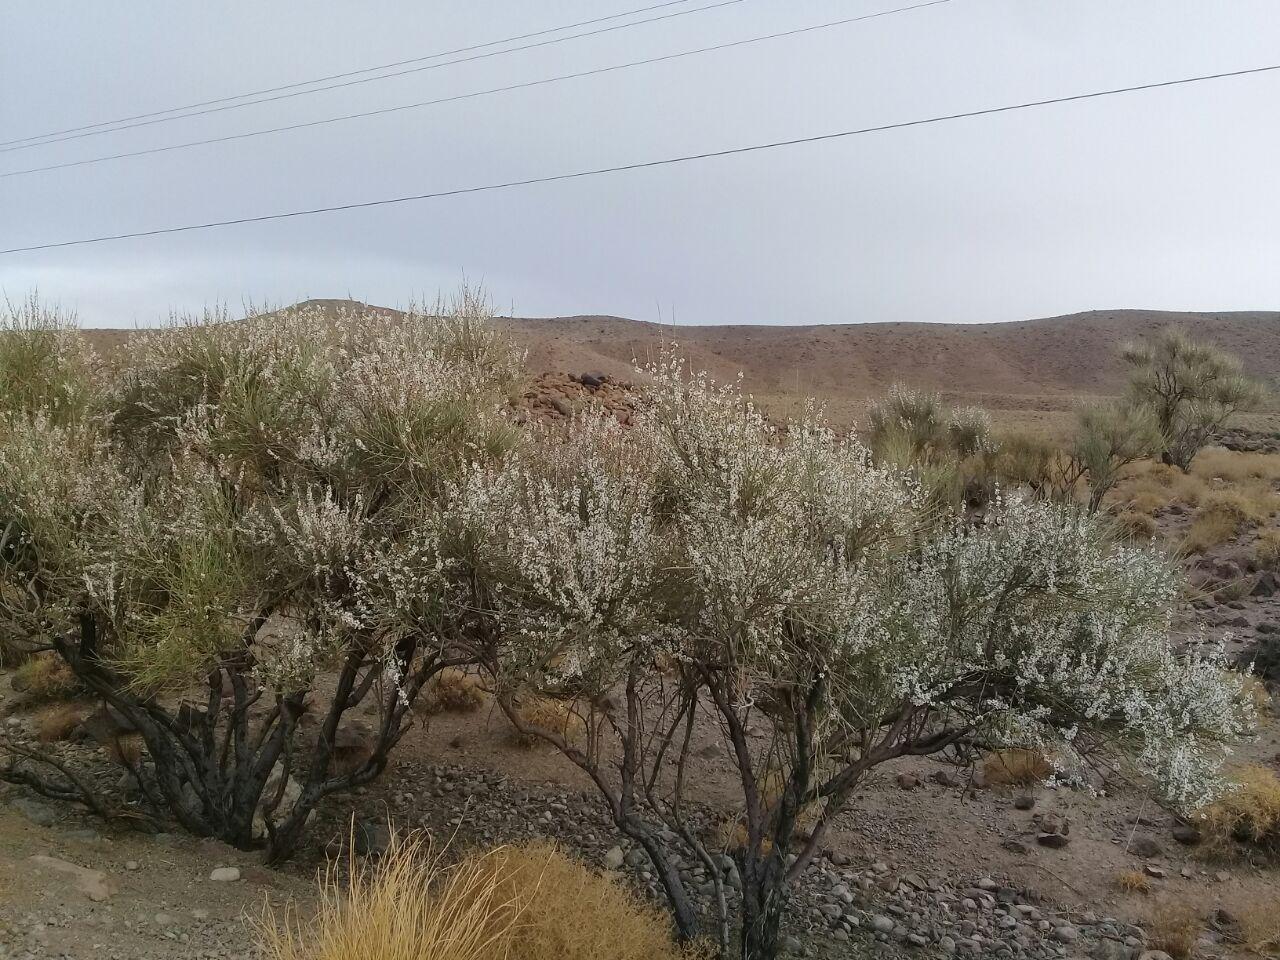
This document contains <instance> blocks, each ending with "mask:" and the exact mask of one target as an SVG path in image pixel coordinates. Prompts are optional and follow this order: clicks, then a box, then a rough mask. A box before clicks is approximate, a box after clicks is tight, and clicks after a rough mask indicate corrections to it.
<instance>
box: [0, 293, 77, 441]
mask: <svg viewBox="0 0 1280 960" xmlns="http://www.w3.org/2000/svg"><path fill="white" fill-rule="evenodd" d="M96 366H97V361H96V358H95V357H94V355H93V352H92V351H91V350H90V349H89V347H88V345H87V344H86V343H85V341H84V340H83V338H82V337H81V336H80V335H79V333H78V331H77V330H76V326H75V319H74V317H70V316H67V315H65V314H63V313H61V312H59V311H58V310H57V309H56V308H47V307H45V306H43V305H42V304H41V303H40V302H39V300H37V299H36V297H34V296H32V297H31V298H29V299H28V300H25V301H22V302H21V303H16V304H15V303H13V302H10V301H6V302H5V303H4V305H3V307H0V415H3V416H13V415H21V414H30V413H35V412H37V411H39V412H42V413H43V414H44V415H45V417H46V418H47V419H48V420H49V422H51V423H56V424H65V423H68V422H70V421H72V420H74V419H75V418H77V417H79V416H80V415H82V414H83V413H84V412H85V411H86V409H87V408H88V406H89V404H90V403H91V402H92V399H93V395H94V388H95V377H96V373H97V371H96Z"/></svg>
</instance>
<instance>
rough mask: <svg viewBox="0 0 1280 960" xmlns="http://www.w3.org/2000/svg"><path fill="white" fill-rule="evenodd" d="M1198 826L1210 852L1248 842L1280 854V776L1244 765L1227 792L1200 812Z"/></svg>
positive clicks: (1225, 850) (1219, 851)
mask: <svg viewBox="0 0 1280 960" xmlns="http://www.w3.org/2000/svg"><path fill="white" fill-rule="evenodd" d="M1199 827H1200V833H1201V834H1202V835H1203V837H1204V839H1205V846H1206V849H1207V850H1209V851H1210V852H1211V853H1216V854H1219V855H1223V854H1227V853H1230V852H1231V851H1232V850H1233V849H1235V848H1236V845H1238V844H1246V845H1248V846H1251V847H1256V848H1258V849H1260V850H1261V851H1262V852H1263V853H1265V854H1267V855H1269V856H1271V857H1280V777H1277V776H1276V774H1275V772H1274V771H1272V770H1270V769H1268V768H1267V767H1262V766H1256V765H1251V766H1246V767H1242V768H1241V769H1240V770H1238V771H1237V772H1236V773H1235V775H1234V777H1233V778H1232V783H1231V785H1230V786H1229V787H1228V788H1227V790H1226V792H1225V793H1223V795H1222V796H1220V797H1219V798H1218V799H1217V800H1215V801H1213V802H1212V803H1210V804H1209V805H1208V806H1206V807H1205V808H1203V809H1202V810H1201V811H1200V814H1199Z"/></svg>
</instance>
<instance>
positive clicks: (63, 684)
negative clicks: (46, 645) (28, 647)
mask: <svg viewBox="0 0 1280 960" xmlns="http://www.w3.org/2000/svg"><path fill="white" fill-rule="evenodd" d="M13 688H14V689H15V690H22V691H24V692H25V693H26V694H27V695H28V696H29V697H31V698H32V699H33V700H68V699H70V698H71V697H74V696H75V695H76V694H77V693H79V692H80V683H79V681H78V680H76V675H75V674H74V673H72V672H71V668H70V667H69V666H67V663H66V661H65V660H63V659H62V658H61V657H59V656H58V655H57V654H55V653H38V654H36V655H35V656H33V657H31V658H30V659H29V660H27V661H26V662H25V663H23V664H22V665H21V666H20V667H18V669H17V670H15V671H14V674H13Z"/></svg>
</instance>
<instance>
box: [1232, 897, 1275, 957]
mask: <svg viewBox="0 0 1280 960" xmlns="http://www.w3.org/2000/svg"><path fill="white" fill-rule="evenodd" d="M1231 915H1232V916H1233V917H1235V919H1236V923H1237V924H1238V925H1239V927H1240V939H1241V940H1242V941H1243V942H1244V945H1245V947H1246V949H1248V950H1252V951H1253V952H1254V953H1256V954H1258V955H1259V956H1263V957H1274V956H1276V955H1277V954H1280V896H1278V895H1276V894H1274V893H1271V894H1266V893H1262V894H1253V895H1252V896H1246V897H1243V898H1241V899H1239V900H1236V901H1235V902H1234V903H1232V904H1231Z"/></svg>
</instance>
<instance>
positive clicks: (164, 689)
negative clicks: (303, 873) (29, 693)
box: [0, 294, 518, 857]
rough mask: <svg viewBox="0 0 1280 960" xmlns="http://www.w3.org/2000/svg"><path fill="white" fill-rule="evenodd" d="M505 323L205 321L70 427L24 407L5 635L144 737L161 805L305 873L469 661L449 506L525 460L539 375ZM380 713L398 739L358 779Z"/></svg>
mask: <svg viewBox="0 0 1280 960" xmlns="http://www.w3.org/2000/svg"><path fill="white" fill-rule="evenodd" d="M484 319H485V318H484V316H483V315H482V313H481V312H480V304H479V303H478V301H477V300H476V299H475V298H474V297H473V296H471V295H470V294H467V295H464V297H463V298H462V299H461V300H459V301H458V302H457V303H455V304H453V305H452V306H448V305H446V306H445V307H444V308H442V309H441V310H438V311H436V312H435V314H426V313H422V312H418V313H410V314H408V315H405V316H403V317H400V318H397V319H395V320H391V319H381V318H378V317H370V316H367V315H366V316H359V317H357V316H339V317H337V318H329V317H326V316H324V315H323V314H321V313H318V312H315V311H309V310H292V311H285V312H283V313H277V314H271V315H264V316H260V317H252V318H250V319H248V320H245V321H242V322H236V323H232V322H228V321H227V320H226V319H225V318H224V317H220V316H217V315H212V316H206V317H204V318H201V319H200V320H197V321H182V322H179V323H177V324H175V325H172V326H170V327H168V328H164V329H161V330H157V331H152V332H148V333H145V334H141V335H139V336H138V337H137V338H136V339H135V340H134V341H133V342H132V343H131V344H130V346H129V349H128V351H127V354H126V356H125V357H124V358H123V361H122V363H121V369H120V372H119V374H118V375H117V376H115V377H114V378H113V379H112V380H110V381H109V382H106V383H105V384H103V385H101V387H100V389H99V395H100V397H101V402H100V403H99V404H98V406H97V407H96V408H95V409H92V410H86V411H84V413H83V414H82V415H81V416H79V417H76V418H74V419H72V420H71V421H69V422H65V423H64V422H63V421H64V420H65V418H55V417H54V416H53V415H52V413H51V409H52V408H51V407H50V405H49V404H48V403H45V402H43V401H42V400H41V399H40V396H41V395H39V394H36V395H35V396H36V401H32V402H25V403H15V404H14V406H15V407H16V408H17V412H16V413H15V414H14V415H13V416H11V417H10V418H9V419H8V420H7V421H6V423H5V425H4V430H5V437H4V441H5V442H4V444H3V446H0V519H2V520H3V522H4V523H5V524H7V530H8V533H7V534H6V544H5V553H4V555H3V561H4V562H3V565H2V566H0V575H2V576H3V578H4V583H3V589H0V609H2V611H3V615H4V617H3V618H4V622H5V633H6V635H11V636H23V637H25V639H26V642H27V643H28V644H30V645H31V646H32V647H33V648H41V649H50V650H55V651H56V652H57V653H58V655H60V656H61V657H62V658H63V660H64V661H65V662H66V663H67V664H68V665H69V666H70V668H71V669H72V671H74V673H75V674H76V676H77V678H78V679H79V681H80V682H81V684H83V685H84V686H85V687H86V688H87V689H88V690H89V691H91V692H92V693H93V694H94V695H96V696H98V697H101V698H102V699H103V700H104V701H105V702H106V703H107V704H108V705H109V707H110V716H112V717H115V718H116V719H117V720H118V722H119V723H120V725H121V726H123V727H129V728H134V729H136V730H137V731H138V733H139V734H140V735H141V737H142V739H143V741H144V742H145V745H146V754H147V756H146V759H145V761H140V762H137V763H133V764H129V765H128V766H129V769H130V773H131V774H132V776H133V778H134V781H135V784H136V787H137V789H138V790H140V791H141V793H142V794H143V795H144V796H145V797H146V798H147V800H148V801H149V803H150V805H151V806H152V807H153V808H155V809H158V810H161V811H165V812H167V813H168V814H170V815H172V816H173V817H175V818H176V819H177V820H178V821H179V822H180V823H181V824H182V825H183V826H184V827H186V828H187V829H189V830H191V831H192V832H195V833H198V834H202V835H214V836H217V837H220V838H222V839H224V840H227V841H228V842H231V843H234V844H237V845H240V846H251V845H256V844H258V843H261V842H263V841H267V842H269V844H270V846H271V848H272V849H271V852H272V855H273V856H275V857H280V856H284V855H287V854H288V853H289V852H290V851H291V849H292V848H293V846H294V845H295V844H296V842H297V839H298V837H299V836H300V834H301V831H302V829H303V827H304V826H305V823H306V820H307V817H308V816H309V814H310V813H311V811H312V810H313V809H314V807H315V805H316V803H317V802H319V800H320V799H322V798H323V797H324V796H326V795H328V794H331V793H333V792H335V791H338V790H344V789H349V788H351V787H354V786H357V785H359V784H361V783H364V782H367V781H368V780H370V779H372V777H374V776H376V775H377V774H378V773H379V772H380V771H381V770H382V769H383V767H384V766H385V764H386V759H387V753H388V751H389V750H390V749H391V748H392V747H393V746H394V745H395V743H396V742H397V741H398V740H399V738H400V736H401V735H402V734H403V731H404V728H405V720H406V716H407V712H408V710H409V707H410V706H411V704H412V701H413V700H414V698H415V697H416V696H417V694H418V692H419V691H420V690H421V688H422V686H423V685H424V684H425V683H426V682H427V681H428V680H430V679H431V677H432V676H433V675H434V674H435V673H436V672H437V671H439V670H441V669H444V668H446V667H448V666H450V665H451V664H453V663H455V662H459V661H462V662H465V661H466V659H467V658H466V656H465V655H464V654H462V653H461V652H460V651H459V650H458V649H457V645H456V644H455V643H454V638H453V633H452V632H451V631H450V630H448V629H446V628H445V626H444V625H445V623H446V622H447V620H448V617H449V611H448V610H446V609H445V607H444V605H443V604H442V603H441V602H439V600H440V595H441V589H440V588H441V584H442V583H443V580H442V577H441V574H440V568H441V563H442V559H441V553H440V550H439V544H438V539H437V537H438V530H439V529H440V527H441V524H440V522H439V519H438V514H439V505H440V496H441V494H442V492H443V491H444V490H445V488H446V487H447V486H448V485H449V484H451V483H453V482H454V481H455V480H456V479H457V478H459V477H462V476H464V475H465V474H466V472H467V471H468V470H469V469H470V465H471V464H474V463H476V462H480V461H484V460H486V459H490V458H496V457H500V456H501V455H503V453H504V451H505V450H506V449H507V448H509V447H510V446H511V444H512V443H513V442H514V439H515V437H514V434H513V433H512V432H511V430H510V428H509V427H508V425H507V424H506V422H505V420H504V419H503V418H502V417H501V416H500V415H499V402H500V400H501V398H502V396H503V395H504V392H505V390H506V388H507V384H508V383H509V380H510V378H511V377H512V376H513V375H514V373H515V371H516V369H517V368H518V357H516V356H515V355H514V354H513V353H512V352H511V351H510V350H509V348H507V347H506V346H505V345H504V343H503V342H502V341H501V340H499V339H498V338H497V337H496V336H495V335H494V334H493V333H491V332H490V331H488V329H487V328H486V327H485V326H484ZM29 335H30V334H29V332H28V331H26V330H24V329H18V330H15V331H13V332H11V333H10V334H9V336H11V337H23V336H29ZM42 335H43V334H42ZM68 342H69V341H68ZM10 399H12V398H10ZM330 677H332V678H333V685H332V687H331V686H330V685H329V683H328V679H329V678H330ZM321 678H324V682H319V681H320V680H321ZM369 697H373V698H375V699H376V700H377V701H378V711H377V716H378V721H377V724H376V732H375V733H374V735H373V736H372V737H371V738H369V739H368V740H367V742H365V743H363V744H362V745H361V748H360V749H359V751H358V752H359V754H360V755H359V756H358V757H357V762H355V763H354V764H345V763H344V764H343V768H344V769H342V770H339V769H338V768H337V767H335V765H334V763H333V760H334V755H335V753H336V752H337V750H338V748H337V746H336V744H337V742H338V740H339V739H340V738H341V737H342V736H343V731H344V728H345V726H346V725H345V724H344V718H345V717H346V715H347V714H348V712H349V711H350V710H352V709H353V708H355V707H357V706H360V705H361V704H362V703H363V702H365V701H366V699H367V698H369ZM259 706H260V707H262V708H263V709H254V708H255V707H259ZM313 720H314V722H312V721H313ZM22 773H23V778H24V781H30V780H31V779H32V778H31V776H30V772H29V771H22ZM59 787H60V788H61V789H62V792H64V793H65V792H66V789H67V784H65V783H62V784H60V785H53V788H54V789H58V788H59Z"/></svg>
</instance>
